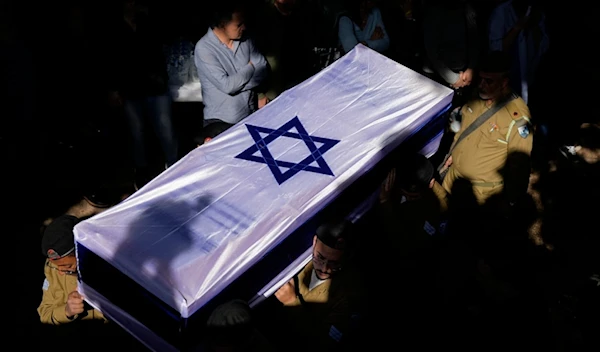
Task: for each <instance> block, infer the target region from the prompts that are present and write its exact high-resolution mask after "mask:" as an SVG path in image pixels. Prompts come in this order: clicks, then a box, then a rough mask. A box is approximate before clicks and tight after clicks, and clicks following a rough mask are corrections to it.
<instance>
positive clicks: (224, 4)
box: [210, 0, 245, 29]
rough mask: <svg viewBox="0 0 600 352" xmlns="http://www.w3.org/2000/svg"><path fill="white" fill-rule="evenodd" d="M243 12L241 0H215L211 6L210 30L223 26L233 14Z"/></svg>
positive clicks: (243, 6) (243, 5)
mask: <svg viewBox="0 0 600 352" xmlns="http://www.w3.org/2000/svg"><path fill="white" fill-rule="evenodd" d="M244 10H245V4H244V3H243V2H242V1H241V0H217V1H216V2H215V3H214V5H213V9H212V17H211V21H210V28H213V29H214V28H218V27H223V26H225V25H226V24H227V23H229V22H230V21H231V20H232V18H233V14H234V13H236V12H244Z"/></svg>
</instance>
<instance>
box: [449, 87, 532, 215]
mask: <svg viewBox="0 0 600 352" xmlns="http://www.w3.org/2000/svg"><path fill="white" fill-rule="evenodd" d="M489 108H490V107H489V106H487V105H486V101H485V100H482V99H476V100H472V101H470V102H469V103H467V104H466V105H464V106H463V107H462V109H461V115H462V124H461V129H460V131H459V132H458V133H457V134H456V136H455V137H454V139H455V140H457V139H458V138H459V137H460V135H461V134H462V133H463V132H464V130H465V129H466V128H467V127H468V126H469V125H470V124H471V123H473V122H474V121H475V120H476V119H477V118H478V117H479V116H480V115H481V114H483V112H484V111H486V110H488V109H489ZM529 116H530V114H529V108H528V107H527V104H525V101H523V99H521V98H520V97H518V98H516V99H513V100H512V101H510V102H509V103H508V104H506V105H505V106H504V107H503V108H502V109H500V110H499V111H498V112H497V113H496V114H494V115H493V116H492V117H490V118H489V119H488V120H487V121H486V122H484V123H483V124H482V125H481V126H479V128H478V129H477V130H475V131H473V132H472V133H471V134H469V136H467V137H466V138H465V139H463V140H462V141H461V142H460V143H459V144H458V145H457V146H456V147H455V148H454V150H453V151H452V165H451V166H450V169H449V170H448V173H447V174H446V176H445V177H444V181H443V187H444V188H445V189H446V191H448V192H449V193H450V192H451V191H452V185H453V184H454V181H456V180H457V179H458V178H465V179H467V180H469V181H470V182H471V183H472V184H473V193H474V195H475V197H476V198H477V200H478V201H479V202H480V203H483V202H485V200H486V199H488V198H489V197H490V196H491V195H494V194H497V193H500V192H501V191H502V189H503V187H504V180H503V179H502V176H501V175H500V173H499V170H500V169H501V168H502V167H503V166H504V164H505V162H506V159H507V156H508V155H509V154H510V153H512V152H521V153H525V154H527V155H531V148H532V146H533V135H532V133H531V121H530V118H529Z"/></svg>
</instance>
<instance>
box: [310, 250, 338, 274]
mask: <svg viewBox="0 0 600 352" xmlns="http://www.w3.org/2000/svg"><path fill="white" fill-rule="evenodd" d="M312 260H313V262H315V264H318V265H319V266H323V267H324V266H327V267H328V268H329V269H330V270H331V271H332V272H337V271H340V270H342V264H341V263H338V262H331V261H329V260H327V259H325V258H323V257H321V256H320V255H315V254H314V253H313V257H312Z"/></svg>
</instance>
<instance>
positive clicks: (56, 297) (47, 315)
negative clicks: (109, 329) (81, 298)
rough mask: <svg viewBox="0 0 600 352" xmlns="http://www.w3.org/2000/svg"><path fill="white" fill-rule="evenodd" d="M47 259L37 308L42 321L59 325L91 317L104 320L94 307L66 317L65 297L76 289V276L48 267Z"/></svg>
mask: <svg viewBox="0 0 600 352" xmlns="http://www.w3.org/2000/svg"><path fill="white" fill-rule="evenodd" d="M47 261H48V260H47ZM47 261H46V267H45V269H44V273H45V274H46V279H45V280H44V284H43V286H42V290H43V295H42V303H41V304H40V306H39V307H38V309H37V311H38V314H39V315H40V320H41V321H42V323H44V324H52V325H61V324H67V323H70V322H73V321H76V320H91V319H98V320H104V321H105V322H106V318H104V315H103V314H102V312H100V311H99V310H96V309H88V310H87V311H84V312H83V313H82V314H77V315H75V316H74V317H73V318H72V319H69V318H67V314H66V311H65V307H66V305H67V297H68V296H69V293H71V292H73V291H76V290H77V276H75V275H61V274H59V272H58V271H57V270H53V269H52V268H50V267H48V262H47Z"/></svg>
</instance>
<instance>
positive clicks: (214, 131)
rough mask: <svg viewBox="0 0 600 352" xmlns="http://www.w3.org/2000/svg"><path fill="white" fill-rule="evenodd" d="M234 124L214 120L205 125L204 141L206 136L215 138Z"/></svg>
mask: <svg viewBox="0 0 600 352" xmlns="http://www.w3.org/2000/svg"><path fill="white" fill-rule="evenodd" d="M231 126H233V125H232V124H230V123H227V122H214V123H211V124H209V125H208V126H205V127H204V131H202V137H203V138H202V141H203V142H204V139H206V138H215V137H216V136H218V135H220V134H221V133H223V132H225V131H227V130H228V129H229V128H231Z"/></svg>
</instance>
